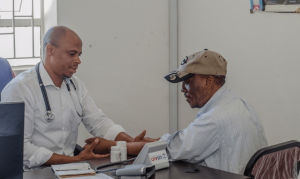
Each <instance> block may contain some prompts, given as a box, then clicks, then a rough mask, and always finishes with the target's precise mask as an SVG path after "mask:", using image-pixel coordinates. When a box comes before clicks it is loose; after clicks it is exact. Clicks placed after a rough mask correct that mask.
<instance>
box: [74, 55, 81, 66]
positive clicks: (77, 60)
mask: <svg viewBox="0 0 300 179" xmlns="http://www.w3.org/2000/svg"><path fill="white" fill-rule="evenodd" d="M75 62H76V63H77V64H78V65H79V64H80V63H81V60H80V56H79V55H77V56H76V59H75Z"/></svg>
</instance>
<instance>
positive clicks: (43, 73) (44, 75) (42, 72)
mask: <svg viewBox="0 0 300 179" xmlns="http://www.w3.org/2000/svg"><path fill="white" fill-rule="evenodd" d="M39 68H40V75H41V78H42V81H43V83H44V86H51V85H53V86H55V85H54V83H53V81H52V79H51V77H50V76H49V74H48V72H47V70H46V69H45V67H44V64H43V63H42V62H41V63H40V67H39ZM62 84H64V82H63V83H62ZM55 87H56V86H55Z"/></svg>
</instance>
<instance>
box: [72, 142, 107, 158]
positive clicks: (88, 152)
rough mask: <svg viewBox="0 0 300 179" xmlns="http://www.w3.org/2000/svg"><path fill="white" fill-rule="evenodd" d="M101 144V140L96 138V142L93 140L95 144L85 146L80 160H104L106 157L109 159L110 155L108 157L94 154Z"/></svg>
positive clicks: (79, 156)
mask: <svg viewBox="0 0 300 179" xmlns="http://www.w3.org/2000/svg"><path fill="white" fill-rule="evenodd" d="M98 144H99V139H98V138H96V139H95V140H93V142H91V143H90V144H89V145H88V146H86V145H85V146H84V147H85V148H84V150H83V151H82V152H81V153H80V154H79V155H78V158H79V159H80V160H90V159H95V158H104V157H108V156H109V154H106V155H99V154H95V153H94V152H93V150H94V149H95V148H96V146H97V145H98Z"/></svg>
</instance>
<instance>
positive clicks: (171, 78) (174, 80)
mask: <svg viewBox="0 0 300 179" xmlns="http://www.w3.org/2000/svg"><path fill="white" fill-rule="evenodd" d="M194 75H195V74H193V73H188V74H187V75H185V76H183V77H181V78H180V77H179V76H178V75H177V74H176V73H170V74H168V75H167V76H165V79H166V80H167V81H169V82H170V83H179V82H182V81H184V80H186V79H189V78H191V77H193V76H194Z"/></svg>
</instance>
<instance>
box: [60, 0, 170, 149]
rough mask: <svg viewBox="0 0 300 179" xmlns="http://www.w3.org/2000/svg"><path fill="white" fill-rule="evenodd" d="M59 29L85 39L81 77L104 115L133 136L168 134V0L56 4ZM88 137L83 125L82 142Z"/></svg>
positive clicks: (79, 0)
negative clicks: (64, 29) (70, 31)
mask: <svg viewBox="0 0 300 179" xmlns="http://www.w3.org/2000/svg"><path fill="white" fill-rule="evenodd" d="M57 8H58V9H57V12H58V15H57V18H58V25H65V26H68V27H70V28H71V29H73V30H74V31H75V32H77V33H78V35H79V36H80V37H81V39H82V41H83V54H82V58H81V60H82V64H81V65H80V66H79V70H78V72H77V74H76V75H77V76H78V77H79V78H81V80H82V81H83V82H84V83H85V84H86V86H87V88H88V90H89V93H90V95H91V96H92V98H93V99H94V100H95V102H96V104H97V106H98V107H99V108H101V109H102V110H103V111H104V113H105V114H106V115H107V116H108V117H110V118H111V119H112V120H114V121H115V122H116V123H118V124H121V125H122V126H123V127H124V128H125V129H126V130H127V132H128V133H129V134H130V135H132V136H135V135H137V134H139V133H140V132H141V131H142V130H143V129H147V134H148V136H151V137H161V135H163V134H164V133H167V132H168V131H169V127H168V121H169V84H168V83H167V82H166V81H165V80H164V78H163V77H164V75H165V74H166V73H167V72H168V71H169V67H168V65H169V48H168V42H169V36H168V31H169V27H168V24H169V23H168V1H167V0H163V1H162V0H145V1H140V0H126V1H120V0H84V1H83V0H64V1H57ZM89 136H90V135H89V134H88V133H87V131H86V130H85V129H83V127H82V126H81V127H80V133H79V138H78V143H79V144H81V145H82V144H83V140H84V139H85V138H87V137H89Z"/></svg>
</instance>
